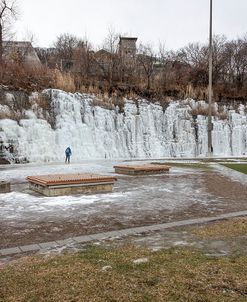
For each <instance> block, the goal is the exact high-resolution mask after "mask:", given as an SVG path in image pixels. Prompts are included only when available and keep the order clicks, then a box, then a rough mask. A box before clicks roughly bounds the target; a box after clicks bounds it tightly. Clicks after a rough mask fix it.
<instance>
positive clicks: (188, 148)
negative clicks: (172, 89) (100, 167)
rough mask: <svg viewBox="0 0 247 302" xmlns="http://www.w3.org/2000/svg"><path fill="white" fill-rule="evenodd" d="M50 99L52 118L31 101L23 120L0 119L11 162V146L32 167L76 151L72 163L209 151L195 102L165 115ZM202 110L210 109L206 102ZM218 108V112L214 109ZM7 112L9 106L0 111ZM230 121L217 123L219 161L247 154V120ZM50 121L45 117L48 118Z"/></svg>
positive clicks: (241, 116) (59, 95) (147, 106)
mask: <svg viewBox="0 0 247 302" xmlns="http://www.w3.org/2000/svg"><path fill="white" fill-rule="evenodd" d="M43 93H44V94H49V96H50V98H51V109H50V112H49V115H50V118H51V117H52V118H53V124H52V125H53V127H51V125H50V124H49V123H48V122H47V113H46V115H45V113H44V111H42V109H41V108H39V107H38V106H37V104H36V103H35V102H34V101H33V106H32V109H31V110H27V111H25V119H21V120H20V121H19V122H17V121H14V120H11V119H1V120H0V141H2V151H3V152H5V155H6V156H7V157H9V158H10V159H11V152H9V150H8V146H9V144H10V142H11V143H13V144H14V147H15V150H16V153H17V156H18V157H19V158H20V159H23V158H26V159H27V160H28V161H30V162H36V161H61V160H64V150H65V148H66V147H67V146H70V147H71V149H72V156H73V160H74V161H76V160H81V159H85V158H161V157H174V156H176V157H181V156H183V157H185V156H203V155H205V154H206V152H207V117H206V116H203V115H196V116H195V115H193V116H192V115H191V109H195V108H197V106H198V103H196V102H195V101H193V100H185V101H180V102H179V101H176V102H171V103H170V104H169V106H168V107H167V108H166V109H165V110H163V108H162V107H161V106H160V105H159V104H153V103H149V102H147V101H145V100H139V101H138V102H133V101H131V100H129V101H127V100H126V103H125V106H124V110H123V112H119V108H118V107H115V108H114V109H113V110H107V109H104V108H101V107H99V106H93V104H92V103H93V99H94V96H92V95H86V94H78V93H76V94H70V93H65V92H63V91H60V90H47V91H44V92H43ZM200 106H206V104H204V103H203V102H201V103H200ZM216 109H217V108H216ZM1 110H5V111H6V110H7V108H6V106H5V107H4V106H2V107H0V111H1ZM226 113H227V119H225V120H222V119H219V118H218V117H214V118H213V124H214V129H213V132H212V135H213V151H214V155H219V156H227V155H229V156H241V155H243V154H247V115H246V112H245V111H244V106H243V105H242V106H240V107H239V109H238V112H235V111H234V110H230V109H228V110H227V112H226ZM45 117H46V118H45Z"/></svg>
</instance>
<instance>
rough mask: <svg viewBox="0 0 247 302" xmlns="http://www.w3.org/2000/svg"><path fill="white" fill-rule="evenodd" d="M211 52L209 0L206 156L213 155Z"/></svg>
mask: <svg viewBox="0 0 247 302" xmlns="http://www.w3.org/2000/svg"><path fill="white" fill-rule="evenodd" d="M212 54H213V50H212V0H210V21H209V73H208V79H209V84H208V156H211V155H212V153H213V146H212V130H213V124H212V70H213V68H212V61H213V55H212Z"/></svg>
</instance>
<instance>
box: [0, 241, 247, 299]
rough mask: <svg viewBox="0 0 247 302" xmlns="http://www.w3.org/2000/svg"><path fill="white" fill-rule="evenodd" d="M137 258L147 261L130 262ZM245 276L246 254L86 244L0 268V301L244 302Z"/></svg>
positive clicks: (246, 290)
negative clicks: (75, 250) (78, 249)
mask: <svg viewBox="0 0 247 302" xmlns="http://www.w3.org/2000/svg"><path fill="white" fill-rule="evenodd" d="M143 257H146V258H147V259H148V261H147V262H145V263H140V264H135V263H133V261H134V260H136V259H138V258H143ZM104 267H105V270H104ZM246 274H247V257H246V256H238V257H224V258H219V259H217V258H212V257H211V258H209V257H206V256H205V255H203V254H202V253H201V252H199V251H197V250H192V249H188V248H172V249H169V250H160V251H158V252H152V251H150V250H148V249H146V248H136V247H134V246H132V245H126V246H122V247H111V248H108V249H105V248H102V247H96V246H92V247H90V248H87V249H86V250H85V251H82V252H80V253H76V254H66V255H62V256H55V257H50V258H46V259H44V258H41V257H34V258H25V259H22V260H19V261H18V262H16V263H13V264H11V265H7V266H5V267H3V268H2V269H1V271H0V301H4V302H9V301H15V302H20V301H23V302H24V301H25V302H26V301H32V302H34V301H49V302H54V301H59V302H60V301H63V302H65V301H83V302H87V301H88V302H89V301H90V302H92V301H108V302H110V301H112V302H113V301H122V302H127V301H135V302H137V301H140V302H145V301H150V302H151V301H152V302H155V301H160V302H161V301H169V302H171V301H191V302H192V301H197V302H198V301H204V302H207V301H208V302H217V301H218V302H222V301H224V302H227V301H238V302H241V301H246V299H247V281H246Z"/></svg>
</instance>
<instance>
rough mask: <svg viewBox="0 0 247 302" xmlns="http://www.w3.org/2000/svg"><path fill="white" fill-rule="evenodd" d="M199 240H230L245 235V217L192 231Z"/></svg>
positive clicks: (246, 227) (210, 224)
mask: <svg viewBox="0 0 247 302" xmlns="http://www.w3.org/2000/svg"><path fill="white" fill-rule="evenodd" d="M192 233H193V234H194V235H196V236H197V237H199V238H232V237H236V236H244V235H246V234H247V217H243V218H234V219H231V220H226V221H218V222H214V223H209V224H207V225H203V226H201V227H197V228H195V229H193V231H192Z"/></svg>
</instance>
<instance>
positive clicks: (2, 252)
mask: <svg viewBox="0 0 247 302" xmlns="http://www.w3.org/2000/svg"><path fill="white" fill-rule="evenodd" d="M19 253H21V250H20V249H19V247H10V248H7V249H2V250H0V255H1V256H7V255H13V254H19Z"/></svg>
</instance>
